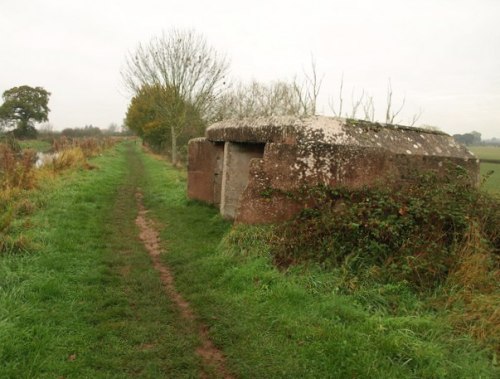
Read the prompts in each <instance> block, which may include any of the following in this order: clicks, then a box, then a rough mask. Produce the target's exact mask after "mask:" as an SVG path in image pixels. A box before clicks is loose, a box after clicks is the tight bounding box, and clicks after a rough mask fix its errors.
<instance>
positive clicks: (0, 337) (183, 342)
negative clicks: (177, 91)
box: [0, 146, 198, 378]
mask: <svg viewBox="0 0 500 379" xmlns="http://www.w3.org/2000/svg"><path fill="white" fill-rule="evenodd" d="M126 157H127V155H126V154H125V147H124V146H121V147H119V148H118V149H116V150H112V151H110V152H108V153H105V154H104V155H103V156H102V157H99V158H98V159H95V160H92V164H93V165H95V166H96V168H95V169H93V170H91V171H85V170H76V171H72V172H70V173H69V172H68V173H66V174H64V175H63V176H62V177H60V178H59V179H56V180H55V181H54V182H51V183H50V184H48V183H45V184H43V185H42V188H41V189H40V190H39V191H38V192H35V193H32V195H31V201H32V202H33V203H35V204H37V208H38V209H35V210H33V213H32V214H31V215H29V216H28V215H26V216H24V217H23V218H20V219H17V220H16V222H15V225H14V230H12V233H23V234H24V235H25V236H26V238H29V239H30V240H32V241H33V243H34V246H37V247H38V248H37V249H35V250H32V251H30V252H24V253H17V254H8V253H7V254H4V255H3V256H0V377H1V378H56V377H57V378H62V377H65V378H123V377H129V376H130V377H135V376H139V377H150V378H157V377H195V376H196V373H197V367H198V361H197V359H196V358H195V357H194V354H193V349H194V347H193V346H194V343H195V342H196V341H195V338H194V337H193V336H190V334H189V333H187V332H186V331H185V330H183V328H182V327H177V326H176V324H177V315H176V313H175V312H173V311H172V306H171V304H170V302H169V301H168V300H167V299H166V297H165V296H164V293H163V289H162V287H161V283H160V280H159V278H158V276H157V274H156V273H155V271H154V270H153V269H152V268H151V264H150V259H149V257H148V255H147V253H146V252H145V251H144V249H143V247H142V244H141V243H140V241H139V240H138V238H137V237H136V236H137V229H136V226H135V224H134V218H135V215H136V208H135V198H134V191H135V186H136V185H137V184H138V182H140V180H141V175H140V173H141V167H139V166H137V164H136V162H137V160H135V161H133V162H130V161H129V160H127V158H126ZM134 164H135V165H134ZM27 228H28V229H27Z"/></svg>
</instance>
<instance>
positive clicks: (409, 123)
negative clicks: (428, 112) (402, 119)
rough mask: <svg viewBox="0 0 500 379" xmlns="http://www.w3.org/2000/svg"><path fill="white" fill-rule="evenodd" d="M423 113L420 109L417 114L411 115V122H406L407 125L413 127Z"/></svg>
mask: <svg viewBox="0 0 500 379" xmlns="http://www.w3.org/2000/svg"><path fill="white" fill-rule="evenodd" d="M423 113H424V111H423V110H422V108H420V109H419V110H418V112H417V113H414V114H413V116H412V118H411V120H410V121H409V122H408V125H409V126H415V124H416V123H417V121H418V120H420V117H422V114H423Z"/></svg>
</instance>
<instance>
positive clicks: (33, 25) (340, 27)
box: [0, 0, 500, 138]
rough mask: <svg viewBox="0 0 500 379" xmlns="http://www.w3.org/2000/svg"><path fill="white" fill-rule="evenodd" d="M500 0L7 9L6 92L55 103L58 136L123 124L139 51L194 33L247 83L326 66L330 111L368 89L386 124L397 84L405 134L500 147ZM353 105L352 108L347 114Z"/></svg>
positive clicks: (49, 0)
mask: <svg viewBox="0 0 500 379" xmlns="http://www.w3.org/2000/svg"><path fill="white" fill-rule="evenodd" d="M499 20H500V0H470V1H469V0H463V1H462V0H415V1H413V0H394V1H393V0H377V1H372V0H345V1H344V0H324V1H315V0H308V1H305V0H302V1H294V0H265V1H261V0H251V1H244V2H241V1H238V0H209V1H195V0H176V1H171V0H141V1H129V0H121V1H118V0H116V1H115V0H99V1H81V0H72V1H67V0H66V1H64V0H29V1H28V0H0V33H1V37H0V92H2V93H3V91H5V90H6V89H9V88H11V87H14V86H19V85H24V84H26V85H30V86H42V87H44V88H45V89H47V90H48V91H49V92H51V93H52V96H51V98H50V103H49V107H50V108H51V113H50V115H49V118H50V123H51V124H52V125H53V126H54V128H55V129H59V130H61V129H63V128H66V127H82V126H84V125H88V124H92V125H94V126H99V127H103V128H106V127H107V126H109V124H110V123H113V122H114V123H117V124H121V123H122V121H123V118H124V116H125V112H126V109H127V105H128V102H129V100H130V99H129V95H128V94H127V92H126V91H125V89H124V88H123V86H122V84H121V78H120V69H121V67H122V66H123V64H124V60H125V55H126V54H127V52H128V51H133V50H134V48H135V47H136V46H137V44H138V43H139V42H147V41H148V40H149V39H150V38H151V37H153V36H155V35H159V34H161V33H162V31H164V30H165V31H168V30H169V29H171V28H173V27H178V28H194V29H195V30H196V31H198V32H199V33H201V34H203V35H204V36H205V37H206V38H207V40H208V42H209V43H210V44H211V45H212V46H213V47H215V48H216V49H217V50H218V51H220V52H221V53H223V54H226V56H227V57H228V58H229V59H230V60H231V75H232V77H234V78H238V79H241V80H247V81H248V80H251V79H257V80H261V81H270V80H273V79H292V78H293V77H294V75H296V74H297V75H299V76H300V75H301V74H302V72H303V70H304V69H307V67H308V65H309V63H310V59H311V58H310V57H311V54H312V55H313V56H314V57H315V60H316V64H317V71H318V72H319V73H321V74H324V81H323V87H322V91H321V94H320V104H319V111H320V113H323V114H329V113H330V110H329V106H328V104H329V98H330V97H332V96H337V92H338V89H339V83H340V78H341V76H342V73H343V75H344V97H345V98H346V99H345V100H346V102H350V98H351V92H352V91H353V90H354V91H356V92H357V93H358V94H359V93H361V90H362V89H364V90H365V92H367V93H369V94H371V95H373V96H374V98H375V106H376V109H377V112H378V113H377V116H378V118H379V119H381V120H383V116H382V114H383V112H384V108H385V106H386V105H385V103H386V89H387V82H388V80H389V78H390V80H391V82H392V87H393V91H394V103H395V104H396V105H397V104H399V103H400V102H401V101H402V99H403V97H405V98H406V106H405V108H404V110H403V112H402V113H403V114H402V119H401V120H400V121H401V122H402V123H406V122H408V120H409V119H410V118H411V116H412V115H413V114H414V113H416V112H418V111H419V109H420V108H421V109H422V110H423V114H422V117H421V119H420V120H419V124H422V123H423V124H429V125H434V126H438V127H439V128H441V130H443V131H445V132H447V133H450V134H454V133H465V132H469V131H472V130H477V131H479V132H480V133H482V134H483V138H484V137H486V138H491V137H494V136H496V137H500V21H499ZM347 106H348V105H347Z"/></svg>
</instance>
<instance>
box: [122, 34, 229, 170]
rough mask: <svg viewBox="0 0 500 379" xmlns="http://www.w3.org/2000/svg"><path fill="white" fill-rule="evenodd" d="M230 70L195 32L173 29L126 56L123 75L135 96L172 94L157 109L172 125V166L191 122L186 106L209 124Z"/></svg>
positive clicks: (221, 58)
mask: <svg viewBox="0 0 500 379" xmlns="http://www.w3.org/2000/svg"><path fill="white" fill-rule="evenodd" d="M228 69H229V63H228V61H227V59H226V58H225V57H224V56H220V55H219V54H217V52H216V51H215V49H214V48H212V47H211V46H209V45H208V43H207V42H206V40H205V38H204V37H203V36H202V35H200V34H198V33H196V32H194V31H193V30H180V29H172V30H170V31H169V32H165V33H163V34H162V35H161V36H158V37H153V38H152V39H151V40H150V41H149V43H147V44H139V46H138V47H137V48H136V50H135V51H134V52H132V53H130V54H129V55H128V56H127V58H126V62H125V66H124V69H123V70H122V72H121V74H122V78H123V82H124V84H125V86H126V87H127V88H128V89H129V90H130V91H131V92H132V94H133V95H137V94H139V93H140V91H141V90H143V89H144V88H147V87H149V88H152V87H157V86H160V87H162V88H163V89H164V90H165V93H168V94H169V99H170V101H168V102H165V103H163V104H159V105H157V107H158V110H157V113H158V114H159V115H162V117H163V118H165V119H166V120H165V123H169V124H170V125H169V128H170V134H171V138H170V140H171V153H172V162H173V163H176V161H177V137H178V136H179V134H180V133H181V132H182V130H183V129H184V128H185V127H186V125H187V120H188V119H189V117H186V115H185V112H186V109H187V108H186V104H189V107H188V108H189V109H191V110H192V111H193V112H195V113H196V114H199V115H201V117H202V118H204V119H205V120H206V121H208V119H209V118H210V112H211V107H212V105H213V104H214V102H215V100H216V99H217V98H218V96H219V95H220V94H221V93H222V91H223V89H224V86H225V77H226V75H227V72H228ZM172 99H173V100H172ZM167 119H168V120H167ZM172 120H175V122H171V121H172Z"/></svg>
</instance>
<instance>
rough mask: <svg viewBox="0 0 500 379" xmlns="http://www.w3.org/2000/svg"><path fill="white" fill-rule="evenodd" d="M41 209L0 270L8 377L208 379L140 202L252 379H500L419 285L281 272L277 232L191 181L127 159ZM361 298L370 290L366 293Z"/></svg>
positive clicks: (45, 199)
mask: <svg viewBox="0 0 500 379" xmlns="http://www.w3.org/2000/svg"><path fill="white" fill-rule="evenodd" d="M92 164H93V165H95V166H96V168H95V169H93V170H91V171H87V170H76V171H72V172H71V173H66V174H65V175H64V177H62V178H61V179H58V180H56V181H55V182H53V183H50V184H46V185H45V186H42V188H41V189H40V190H39V191H38V192H36V193H34V194H33V195H32V196H31V199H30V200H31V201H32V202H33V204H35V205H36V209H35V210H34V211H33V213H32V214H29V215H24V216H23V217H21V218H19V219H18V220H17V221H16V223H15V225H14V230H13V233H25V234H26V235H27V237H28V238H29V239H30V240H33V242H34V245H33V246H34V247H35V248H32V249H31V250H30V251H27V252H25V253H19V254H6V255H4V256H1V257H0V377H1V378H60V377H64V378H126V377H143V378H195V377H200V372H201V371H200V370H201V364H202V363H201V362H200V360H199V358H198V357H197V356H196V354H195V353H194V352H195V351H196V347H197V344H198V337H197V335H196V334H194V333H193V332H192V329H191V328H190V327H189V325H186V324H185V322H183V321H182V320H181V319H180V317H179V314H178V312H177V311H176V310H175V309H173V304H172V302H171V301H170V300H169V298H168V297H167V296H166V295H165V292H164V291H163V288H162V286H161V283H160V280H159V277H158V274H157V272H155V271H154V270H153V268H152V265H151V262H150V259H149V257H148V255H147V253H146V251H145V249H144V247H143V245H142V244H141V242H140V240H139V238H138V230H137V227H136V226H135V223H134V219H135V217H136V215H137V205H136V202H135V197H134V195H135V192H136V191H137V190H138V189H141V190H142V192H143V193H144V204H145V206H146V208H148V209H149V210H150V212H149V215H150V217H152V218H154V220H155V225H156V227H157V229H158V230H160V236H161V243H162V245H163V247H164V250H165V252H166V253H163V254H162V255H161V259H162V260H163V262H164V263H165V264H167V265H168V266H169V267H170V268H171V269H172V271H173V272H174V274H175V277H176V280H175V283H176V287H177V289H178V290H179V291H180V292H181V293H182V295H183V297H184V298H186V299H187V300H188V301H189V302H190V303H191V306H192V308H193V311H194V312H195V314H196V315H197V317H198V318H199V319H200V320H201V321H203V323H204V324H205V325H207V329H208V335H209V336H210V337H211V338H212V340H213V341H214V344H215V345H216V346H217V347H219V348H220V349H222V351H223V352H224V354H225V356H226V360H227V367H228V369H229V370H230V371H231V372H232V373H234V376H235V377H240V378H495V377H498V376H497V375H498V370H495V367H494V366H493V364H492V355H491V351H488V350H486V349H485V348H482V347H480V346H479V345H477V343H476V342H474V341H473V340H472V339H471V338H469V337H467V336H464V335H460V334H458V333H457V332H456V331H454V330H453V329H452V328H451V326H450V324H449V322H448V321H447V319H446V313H445V312H440V311H438V310H436V309H434V308H433V307H429V306H428V305H427V300H430V299H427V298H422V297H420V296H418V295H417V294H415V293H414V292H412V291H411V290H410V289H409V288H408V287H406V286H405V285H403V284H397V285H395V284H394V285H390V284H388V285H378V286H369V287H363V286H359V285H358V286H357V288H358V290H356V291H345V288H343V287H342V286H343V285H344V284H342V283H343V279H342V272H335V271H331V272H325V271H322V270H320V269H318V268H315V267H305V266H299V267H295V268H293V269H290V270H287V271H280V270H278V269H277V268H275V267H274V266H273V265H272V263H271V258H270V255H269V247H268V245H267V243H266V235H267V233H268V231H269V227H249V226H237V227H235V228H232V227H231V225H230V224H229V223H228V222H226V221H224V220H222V219H221V217H220V216H219V215H218V211H217V210H216V209H215V208H212V207H209V206H205V205H202V204H200V203H197V202H192V201H188V200H187V199H186V196H185V190H186V174H185V172H184V171H180V170H177V169H174V168H172V167H170V166H169V165H168V164H166V163H165V162H164V161H162V160H160V159H158V158H155V157H153V156H151V155H146V154H144V153H143V152H142V151H140V147H139V146H138V145H134V144H133V143H128V144H122V145H120V146H118V147H117V148H115V149H114V150H112V151H109V152H108V153H105V154H104V155H103V156H101V157H99V158H97V159H94V160H92ZM353 284H354V283H353Z"/></svg>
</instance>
